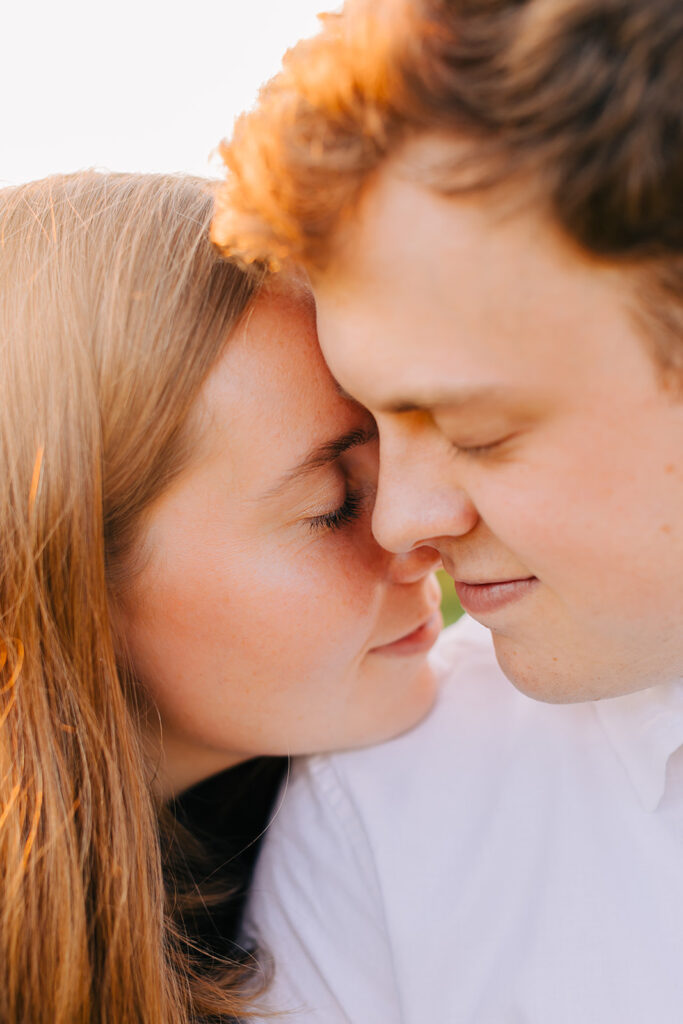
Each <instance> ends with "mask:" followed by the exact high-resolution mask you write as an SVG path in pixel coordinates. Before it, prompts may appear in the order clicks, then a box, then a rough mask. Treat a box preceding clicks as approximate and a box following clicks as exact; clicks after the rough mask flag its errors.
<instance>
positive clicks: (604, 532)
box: [315, 166, 683, 701]
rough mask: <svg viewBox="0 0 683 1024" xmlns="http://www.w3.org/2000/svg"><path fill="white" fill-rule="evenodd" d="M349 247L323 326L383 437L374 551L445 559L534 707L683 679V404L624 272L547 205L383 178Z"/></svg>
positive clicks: (325, 286) (321, 291)
mask: <svg viewBox="0 0 683 1024" xmlns="http://www.w3.org/2000/svg"><path fill="white" fill-rule="evenodd" d="M340 241H341V243H342V244H341V246H340V250H339V259H338V260H337V261H336V262H335V265H334V268H333V269H331V270H330V271H329V272H328V273H327V274H326V275H324V277H323V278H322V279H321V280H319V281H318V282H317V283H316V287H315V292H316V300H317V304H318V326H319V332H320V340H321V344H322V347H323V351H324V353H325V356H326V358H327V360H328V363H329V365H330V367H331V369H332V372H333V373H334V375H335V376H336V378H337V380H338V381H339V382H340V384H341V385H342V387H343V388H344V389H345V390H346V391H348V392H349V393H350V394H352V395H353V396H354V397H355V398H357V399H358V400H359V401H360V402H362V403H364V404H365V405H366V406H367V407H368V408H369V409H370V410H371V411H372V413H373V414H374V415H375V417H376V419H377V423H378V425H379V431H380V462H381V467H380V477H379V490H378V494H377V504H376V508H375V512H374V518H373V531H374V533H375V535H376V537H377V539H378V541H379V542H380V543H381V544H383V545H384V546H385V547H387V548H389V549H391V550H394V551H407V550H409V549H411V548H413V547H417V546H420V545H424V544H428V545H433V546H434V547H435V548H437V549H438V551H439V553H440V554H441V557H442V559H443V562H444V566H445V568H446V569H447V570H448V572H449V573H450V574H451V575H452V576H453V577H454V579H455V580H456V587H457V589H458V591H459V594H460V597H461V601H462V603H463V605H464V606H465V608H466V609H467V610H468V611H470V612H471V614H472V615H473V616H474V617H475V618H477V619H479V620H480V621H481V622H482V623H483V624H484V625H486V626H488V627H489V628H490V629H491V630H492V633H493V637H494V641H495V646H496V652H497V655H498V658H499V661H500V663H501V666H502V667H503V669H504V671H505V672H506V673H507V675H508V676H509V677H510V679H511V680H512V681H513V682H514V683H515V685H516V686H518V687H519V689H521V690H523V691H524V692H526V693H528V694H530V695H532V696H534V697H537V698H540V699H542V700H548V701H574V700H584V699H591V698H598V697H609V696H615V695H617V694H620V693H626V692H629V691H632V690H637V689H640V688H643V687H646V686H650V685H653V684H655V683H658V682H661V681H664V680H668V679H671V678H675V677H678V676H680V675H683V628H681V618H682V617H683V523H682V521H681V520H682V518H683V517H682V512H683V465H682V453H683V402H682V401H681V400H680V398H676V397H675V395H674V394H673V393H670V392H667V391H666V390H665V389H664V388H663V386H662V383H661V380H660V378H659V377H658V374H657V368H656V366H655V364H654V362H653V360H652V358H651V357H650V354H649V352H648V349H647V345H646V343H644V342H643V340H642V339H641V337H640V335H639V334H638V332H637V328H636V321H635V318H634V317H632V315H631V312H630V308H629V304H630V303H631V305H632V304H633V281H632V279H630V278H629V277H628V276H627V275H626V274H625V273H620V272H618V271H617V270H615V269H614V268H612V269H610V268H608V267H605V266H601V265H598V264H597V263H592V262H590V261H589V260H588V259H587V258H586V257H584V256H583V255H582V254H581V253H579V252H578V251H577V250H574V249H573V248H572V246H571V245H570V243H569V242H566V241H565V240H564V239H562V238H561V237H560V235H559V233H558V232H556V231H555V230H554V229H553V227H552V225H550V224H549V223H548V222H547V221H544V220H543V219H542V218H541V216H540V215H538V214H533V213H529V212H528V211H527V212H524V213H517V214H512V213H508V214H505V213H504V212H503V209H502V207H501V205H500V203H499V202H496V203H494V202H493V200H492V199H491V197H487V196H486V195H479V196H476V197H474V198H471V199H467V200H464V199H457V200H454V199H447V198H443V197H440V196H438V195H436V194H435V193H434V192H432V191H430V190H429V189H428V188H426V187H423V186H421V185H418V184H414V183H411V182H410V181H409V180H408V179H407V178H406V176H405V175H404V176H403V177H402V176H401V174H400V173H399V171H398V170H397V169H395V168H393V167H391V166H388V167H387V168H386V169H385V170H384V171H383V172H382V175H381V176H380V178H379V179H378V180H377V182H376V183H374V184H373V186H372V189H371V190H370V191H369V192H368V194H367V195H366V197H365V199H364V201H363V204H362V207H361V209H360V211H359V216H358V219H357V221H356V222H355V224H354V225H353V227H352V228H351V229H350V230H349V231H348V234H347V235H346V236H345V237H344V238H342V239H341V240H340ZM681 344H683V340H681Z"/></svg>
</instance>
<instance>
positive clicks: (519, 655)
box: [493, 633, 604, 704]
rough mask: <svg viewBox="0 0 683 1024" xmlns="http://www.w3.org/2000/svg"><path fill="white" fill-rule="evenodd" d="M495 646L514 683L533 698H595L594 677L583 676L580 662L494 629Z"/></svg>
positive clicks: (571, 701) (564, 700)
mask: <svg viewBox="0 0 683 1024" xmlns="http://www.w3.org/2000/svg"><path fill="white" fill-rule="evenodd" d="M493 646H494V648H495V651H496V658H497V659H498V664H499V665H500V667H501V669H502V670H503V672H504V673H505V675H506V676H507V677H508V679H509V680H510V682H511V683H512V685H513V686H514V687H515V688H516V689H518V690H519V691H520V693H523V694H525V696H527V697H531V698H533V700H539V701H543V702H544V703H546V704H576V703H579V702H580V701H586V700H596V699H598V698H599V697H601V696H604V694H602V693H600V692H595V679H594V678H592V679H591V680H590V681H589V680H587V679H585V678H584V673H583V672H582V671H581V669H580V668H579V666H570V665H568V664H567V663H566V661H565V660H563V659H562V658H561V657H560V656H558V655H557V654H554V653H553V652H552V651H549V650H547V649H545V648H542V649H538V648H537V649H535V650H534V649H533V648H532V647H531V646H529V647H527V646H526V645H525V644H523V643H519V642H518V641H515V640H512V639H511V638H510V637H507V636H501V635H500V634H496V633H493Z"/></svg>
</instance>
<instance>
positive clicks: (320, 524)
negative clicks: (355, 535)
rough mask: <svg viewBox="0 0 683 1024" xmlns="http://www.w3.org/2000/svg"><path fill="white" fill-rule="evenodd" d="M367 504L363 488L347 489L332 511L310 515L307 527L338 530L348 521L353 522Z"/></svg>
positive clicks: (366, 496)
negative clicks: (339, 503)
mask: <svg viewBox="0 0 683 1024" xmlns="http://www.w3.org/2000/svg"><path fill="white" fill-rule="evenodd" d="M367 504H368V494H367V493H366V491H364V490H360V489H359V490H347V492H346V497H345V498H344V501H343V503H342V504H341V505H340V506H339V507H338V508H336V509H334V510H333V511H332V512H324V513H322V514H321V515H317V516H311V518H310V519H309V520H308V526H309V529H310V530H311V531H313V532H315V531H318V530H340V529H342V528H343V527H344V526H347V525H348V524H349V523H353V522H355V521H356V520H357V519H360V517H361V516H362V515H363V513H364V512H365V510H366V508H367Z"/></svg>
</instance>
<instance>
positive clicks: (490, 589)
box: [453, 576, 538, 615]
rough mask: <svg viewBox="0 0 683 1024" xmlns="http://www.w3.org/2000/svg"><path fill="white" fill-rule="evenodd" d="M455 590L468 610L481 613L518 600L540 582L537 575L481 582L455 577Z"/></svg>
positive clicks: (492, 610)
mask: <svg viewBox="0 0 683 1024" xmlns="http://www.w3.org/2000/svg"><path fill="white" fill-rule="evenodd" d="M453 583H454V585H455V592H456V594H457V595H458V598H459V600H460V604H461V605H462V606H463V608H464V609H465V611H466V612H471V613H472V614H473V615H477V614H479V615H481V614H484V613H485V612H495V611H498V609H499V608H502V607H504V605H507V604H511V603H512V602H513V601H518V600H520V598H522V597H525V596H526V595H527V594H529V593H530V592H531V591H532V590H534V588H535V587H536V584H537V583H538V579H537V577H536V576H526V577H523V578H520V579H514V580H491V581H489V582H481V583H466V582H465V581H464V580H457V579H454V580H453Z"/></svg>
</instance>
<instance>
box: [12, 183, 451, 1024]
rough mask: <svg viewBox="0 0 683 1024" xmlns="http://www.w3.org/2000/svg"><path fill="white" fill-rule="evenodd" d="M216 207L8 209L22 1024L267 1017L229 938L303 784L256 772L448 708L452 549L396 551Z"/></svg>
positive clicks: (274, 306) (366, 428) (312, 381)
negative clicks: (259, 777) (444, 579)
mask: <svg viewBox="0 0 683 1024" xmlns="http://www.w3.org/2000/svg"><path fill="white" fill-rule="evenodd" d="M211 208H212V197H211V195H210V192H209V191H208V188H207V186H206V185H205V184H203V183H201V182H200V181H197V180H194V179H181V178H172V177H164V176H149V177H144V176H132V175H114V174H108V175H100V174H96V173H86V174H79V175H74V176H69V177H62V178H52V179H46V180H45V181H42V182H37V183H34V184H32V185H27V186H23V187H20V188H15V189H7V190H5V191H4V192H2V193H1V194H0V245H1V249H0V292H1V300H0V309H1V313H0V315H1V316H2V332H1V337H2V344H1V346H0V351H1V353H2V354H1V357H0V358H1V359H2V366H1V373H2V378H1V379H2V382H3V388H4V397H3V401H2V403H1V404H0V437H1V451H2V455H1V459H2V469H1V472H0V480H1V486H2V488H3V493H2V501H1V503H0V509H1V511H0V702H1V703H0V730H1V733H0V737H1V739H0V758H1V759H2V764H1V766H0V780H1V781H0V786H1V791H0V792H1V796H0V870H1V871H2V878H1V881H0V1018H1V1019H3V1020H8V1021H9V1020H11V1021H16V1022H19V1021H22V1022H23V1021H26V1022H28V1021H30V1022H31V1024H40V1022H43V1021H44V1022H48V1021H49V1022H50V1024H58V1022H67V1021H68V1022H74V1021H84V1022H85V1021H95V1020H101V1021H104V1020H110V1021H116V1022H119V1021H133V1020H141V1021H142V1020H144V1021H145V1022H146V1024H154V1022H162V1021H163V1022H173V1024H177V1022H182V1021H191V1020H192V1021H193V1020H197V1019H199V1018H210V1019H224V1020H230V1019H234V1018H235V1017H237V1016H247V1015H248V1013H249V1008H250V1006H251V1005H252V1004H253V1000H254V998H255V995H254V993H255V989H256V988H257V987H258V983H260V975H259V972H258V970H257V969H255V968H254V966H253V964H254V961H253V960H250V959H249V958H247V959H246V961H245V963H243V964H242V965H240V964H238V963H237V962H236V958H235V957H234V956H232V957H230V958H228V957H226V955H225V954H226V953H230V952H231V951H232V952H234V950H232V949H231V947H230V945H229V943H228V941H227V940H229V939H230V937H231V936H229V935H227V934H225V933H223V934H219V933H221V931H222V928H223V927H224V926H225V928H226V930H227V927H228V926H226V925H225V922H229V927H235V926H236V915H235V914H234V913H233V912H232V911H231V910H230V907H231V906H232V905H231V904H230V902H229V889H230V888H231V887H233V886H234V884H235V882H236V881H237V882H239V878H237V879H236V878H235V872H236V871H237V873H239V871H242V872H243V873H244V872H246V873H248V871H249V868H250V858H249V856H248V855H247V856H241V857H240V856H239V854H240V853H241V848H242V846H243V845H246V844H248V843H250V842H252V843H253V842H254V841H255V840H256V839H257V837H258V830H259V827H258V819H259V817H264V816H265V814H266V810H267V807H268V803H269V797H270V795H271V794H272V792H273V791H274V786H275V784H276V782H277V777H278V773H279V766H280V762H274V768H273V770H272V771H268V770H267V771H266V773H265V775H264V776H263V780H264V781H263V782H262V783H258V782H257V783H255V784H252V783H251V782H250V779H249V776H248V775H245V772H249V771H251V765H250V764H248V762H251V761H252V759H253V758H255V757H256V756H257V755H264V754H265V755H289V754H297V753H304V752H314V751H319V750H324V749H328V748H331V747H349V746H357V745H361V744H365V743H369V742H373V741H376V740H379V739H383V738H386V737H388V736H390V735H393V734H395V733H398V732H400V731H402V730H405V729H406V728H408V727H409V726H411V725H412V724H413V723H414V722H415V721H417V720H418V719H419V718H421V717H422V716H423V715H424V714H425V713H426V711H427V710H428V708H429V707H430V705H431V703H432V700H433V694H434V683H433V678H432V674H431V670H430V668H429V667H428V665H427V663H426V658H425V655H426V651H427V649H428V648H429V647H430V646H431V644H432V643H433V641H434V640H435V638H436V635H437V633H438V629H439V625H440V619H439V613H438V610H437V609H438V589H437V587H436V584H435V582H434V578H433V576H432V574H431V569H432V568H433V565H434V557H433V554H432V553H431V552H429V551H427V550H426V549H421V550H418V551H415V552H412V553H410V554H408V555H405V556H393V555H389V554H388V553H386V552H385V551H383V550H382V549H380V548H379V547H378V546H377V545H376V544H375V542H374V541H373V539H372V536H371V532H370V512H371V504H372V494H373V487H374V478H375V462H376V440H375V432H374V427H373V423H372V420H371V419H370V418H369V417H368V415H367V413H366V412H365V411H364V410H363V409H362V408H360V407H359V406H357V405H355V404H353V403H351V402H349V401H348V400H346V399H345V398H344V397H342V396H341V395H340V394H339V392H338V390H337V389H336V387H335V385H334V383H333V381H332V380H331V378H330V377H329V374H328V372H327V370H326V368H325V366H324V364H323V362H322V359H321V356H320V354H319V352H318V348H317V342H316V338H315V330H314V318H313V310H312V308H311V302H310V299H309V296H308V294H307V292H306V290H305V288H304V287H303V286H302V285H301V284H299V283H297V282H296V281H293V280H290V281H288V282H287V281H285V282H282V283H278V284H277V285H276V284H275V283H274V282H273V281H270V280H267V279H263V278H256V277H247V276H246V275H245V274H244V273H243V272H242V271H241V270H239V269H238V268H237V267H235V266H234V265H232V264H230V263H229V262H227V261H225V260H224V259H222V258H220V257H219V256H218V255H217V254H216V253H215V252H214V251H213V250H212V248H211V247H210V244H209V242H208V240H207V229H208V224H209V221H210V218H211ZM235 766H242V767H235ZM245 766H246V767H245ZM226 769H233V772H232V776H231V774H228V775H227V776H223V777H221V778H218V775H219V773H221V772H224V771H225V770H226ZM207 779H208V780H210V782H209V783H204V788H200V789H197V788H196V787H197V786H198V785H199V784H201V783H202V782H203V780H207ZM231 781H232V782H233V783H234V786H233V787H232V788H231ZM207 786H208V787H209V788H208V789H207ZM254 786H256V788H254ZM192 787H195V788H194V789H192ZM211 787H213V789H212V788H211ZM240 794H242V795H246V805H247V810H248V811H250V812H253V811H254V808H256V811H255V813H251V820H250V819H249V816H248V815H247V817H245V816H244V815H243V814H241V812H240V817H239V820H236V822H235V827H234V833H235V835H234V838H235V843H234V844H233V847H232V848H231V847H230V846H229V844H228V846H226V845H225V843H224V840H226V835H225V831H226V830H227V831H230V829H231V824H230V817H229V809H230V808H231V807H232V806H233V805H234V804H235V803H237V804H239V802H240V799H239V798H240ZM244 802H245V801H244V800H242V804H244ZM198 808H199V810H198ZM226 808H227V809H228V810H227V811H226ZM199 819H201V822H200V826H201V827H196V822H197V821H198V820H199ZM212 819H214V825H215V824H216V822H218V824H219V826H220V827H219V831H220V832H222V833H223V835H222V836H221V835H218V836H216V835H215V834H214V839H215V840H216V842H215V843H214V844H213V846H211V843H209V849H208V850H207V848H206V844H205V843H204V844H202V841H201V840H202V838H203V837H202V835H199V834H198V833H199V832H201V833H205V832H206V831H207V823H208V825H209V826H210V825H211V822H212ZM226 819H227V820H226ZM245 823H246V824H245ZM263 824H265V821H264V822H263ZM209 831H210V828H209ZM214 832H215V829H214ZM204 838H205V837H204ZM228 849H232V851H233V853H234V854H235V855H236V856H235V859H234V860H233V863H232V864H231V865H228V867H227V869H225V868H224V864H223V862H224V861H225V860H226V859H228V857H229V856H232V854H227V853H226V850H228ZM212 858H213V859H212ZM217 867H218V868H220V870H216V869H217ZM207 876H210V877H207ZM198 883H201V884H198ZM212 906H216V907H217V909H216V910H215V911H213V912H212V910H211V907H212ZM226 907H227V908H228V910H227V911H226Z"/></svg>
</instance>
